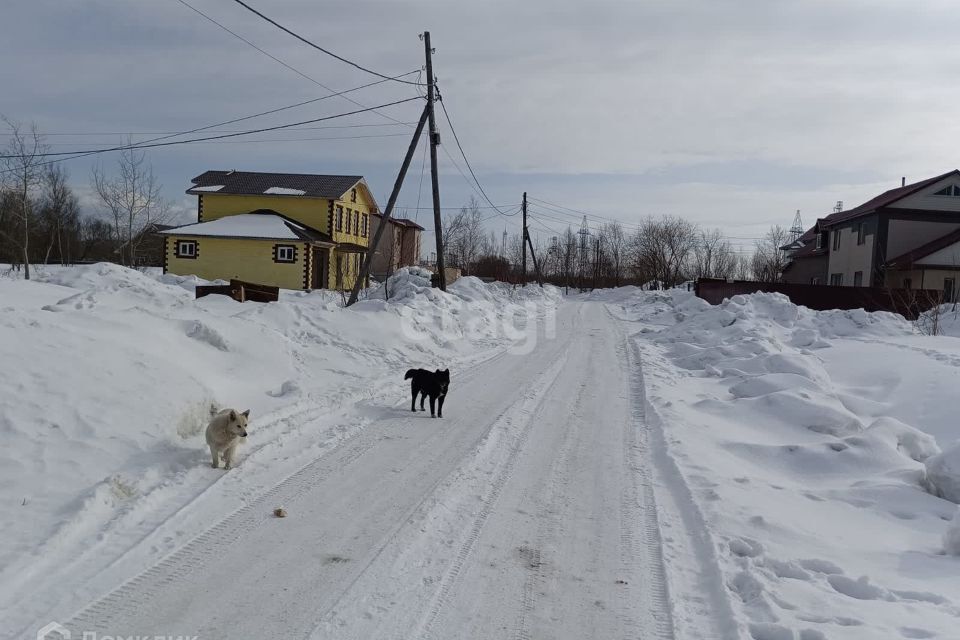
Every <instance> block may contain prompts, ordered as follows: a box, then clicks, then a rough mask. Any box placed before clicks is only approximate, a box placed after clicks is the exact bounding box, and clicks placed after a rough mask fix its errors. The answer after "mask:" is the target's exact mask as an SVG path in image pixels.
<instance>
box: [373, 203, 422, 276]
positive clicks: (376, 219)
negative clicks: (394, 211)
mask: <svg viewBox="0 0 960 640" xmlns="http://www.w3.org/2000/svg"><path fill="white" fill-rule="evenodd" d="M370 224H371V231H370V233H371V237H372V236H373V235H375V234H376V233H377V229H378V228H379V227H380V225H381V224H383V216H382V215H381V214H379V213H375V214H373V215H372V216H371V218H370ZM423 230H424V229H423V227H421V226H420V225H419V224H417V223H416V222H414V221H413V220H408V219H407V218H393V217H391V218H390V219H389V222H388V224H387V228H386V229H384V230H383V235H382V236H381V237H380V243H379V244H378V245H377V248H376V251H375V252H374V254H373V261H372V262H371V265H370V275H371V276H373V277H376V278H383V277H385V276H387V275H389V274H391V273H393V272H394V271H396V270H397V269H399V268H401V267H413V266H416V265H417V264H419V263H420V235H421V233H422V232H423Z"/></svg>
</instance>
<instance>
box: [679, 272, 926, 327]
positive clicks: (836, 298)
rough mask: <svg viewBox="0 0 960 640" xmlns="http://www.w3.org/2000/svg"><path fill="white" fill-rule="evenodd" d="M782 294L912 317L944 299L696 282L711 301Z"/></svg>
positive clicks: (807, 302)
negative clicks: (764, 293)
mask: <svg viewBox="0 0 960 640" xmlns="http://www.w3.org/2000/svg"><path fill="white" fill-rule="evenodd" d="M759 291H762V292H766V293H782V294H783V295H785V296H787V297H788V298H790V301H791V302H793V303H794V304H797V305H802V306H804V307H808V308H810V309H816V310H818V311H823V310H826V309H864V310H866V311H891V312H893V313H899V314H900V315H902V316H904V317H905V318H907V319H909V320H916V318H917V317H918V316H919V315H920V314H921V313H923V312H924V311H926V310H927V309H931V308H932V307H935V306H937V305H939V304H941V303H942V302H943V292H942V291H937V290H934V289H885V288H883V287H836V286H828V285H820V284H788V283H786V282H751V281H749V280H734V281H732V282H731V281H728V280H716V279H712V278H701V279H699V280H697V282H696V284H695V285H694V292H695V293H696V295H697V297H699V298H703V299H704V300H706V301H707V302H709V303H710V304H720V303H721V302H723V301H724V299H727V298H732V297H733V296H736V295H743V294H748V293H757V292H759Z"/></svg>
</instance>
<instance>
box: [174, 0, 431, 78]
mask: <svg viewBox="0 0 960 640" xmlns="http://www.w3.org/2000/svg"><path fill="white" fill-rule="evenodd" d="M180 1H182V0H180ZM233 1H234V2H236V3H237V4H239V5H240V6H241V7H243V8H244V9H246V10H247V11H250V12H251V13H254V14H256V15H257V16H259V17H261V18H263V19H264V20H266V21H267V22H269V23H270V24H272V25H273V26H275V27H277V28H278V29H280V30H281V31H284V32H286V33H288V34H290V35H291V36H293V37H294V38H296V39H297V40H299V41H300V42H303V43H304V44H307V45H309V46H311V47H313V48H314V49H316V50H317V51H321V52H323V53H325V54H327V55H328V56H330V57H332V58H336V59H337V60H339V61H340V62H345V63H346V64H349V65H350V66H352V67H355V68H357V69H360V70H361V71H365V72H366V73H369V74H372V75H375V76H377V77H378V78H384V79H385V80H393V81H394V82H401V83H403V84H412V85H417V84H418V83H416V82H410V81H409V80H400V79H399V77H397V76H387V75H384V74H382V73H378V72H376V71H374V70H372V69H368V68H366V67H364V66H361V65H359V64H357V63H356V62H353V61H352V60H348V59H346V58H344V57H343V56H338V55H337V54H335V53H334V52H332V51H330V50H328V49H324V48H323V47H321V46H320V45H318V44H316V43H315V42H311V41H310V40H307V39H306V38H304V37H303V36H301V35H299V34H297V33H294V32H293V31H291V30H290V29H287V28H286V27H285V26H283V25H282V24H280V23H279V22H277V21H276V20H273V19H271V18H269V17H267V16H265V15H264V14H262V13H260V12H259V11H257V10H256V9H254V8H253V7H251V6H250V5H248V4H247V3H246V2H243V0H233Z"/></svg>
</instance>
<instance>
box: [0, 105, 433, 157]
mask: <svg viewBox="0 0 960 640" xmlns="http://www.w3.org/2000/svg"><path fill="white" fill-rule="evenodd" d="M419 99H420V98H419V97H416V96H414V97H412V98H405V99H403V100H396V101H394V102H387V103H385V104H380V105H377V106H375V107H367V108H366V109H358V110H356V111H347V112H345V113H337V114H334V115H332V116H324V117H322V118H312V119H310V120H302V121H300V122H293V123H289V124H281V125H277V126H273V127H262V128H260V129H250V130H248V131H239V132H236V133H223V134H219V135H215V136H205V137H203V138H191V139H189V140H171V141H167V142H150V143H138V144H131V145H123V146H119V147H111V148H108V149H93V150H90V151H83V152H78V151H74V152H69V151H61V152H53V153H38V154H35V155H33V156H31V157H37V158H39V157H49V156H62V155H71V154H78V153H82V154H84V155H92V154H95V153H107V152H110V151H126V150H128V149H150V148H153V147H167V146H172V145H178V144H188V143H191V142H205V141H207V140H220V139H223V138H234V137H237V136H245V135H250V134H253V133H264V132H267V131H278V130H280V129H289V128H291V127H297V126H301V125H305V124H312V123H314V122H323V121H325V120H333V119H335V118H344V117H346V116H352V115H356V114H358V113H365V112H367V111H373V110H374V109H383V108H385V107H392V106H394V105H398V104H403V103H405V102H412V101H414V100H419ZM22 157H25V156H22V155H18V154H4V155H0V158H22Z"/></svg>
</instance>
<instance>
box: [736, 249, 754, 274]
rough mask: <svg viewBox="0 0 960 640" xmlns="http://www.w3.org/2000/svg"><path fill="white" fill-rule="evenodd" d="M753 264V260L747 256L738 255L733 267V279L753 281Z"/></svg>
mask: <svg viewBox="0 0 960 640" xmlns="http://www.w3.org/2000/svg"><path fill="white" fill-rule="evenodd" d="M751 263H752V259H751V258H748V257H747V256H746V255H745V254H742V253H738V254H737V255H736V262H735V264H734V267H733V274H732V275H733V277H734V278H735V279H737V280H750V279H752V277H753V272H752V271H751Z"/></svg>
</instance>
